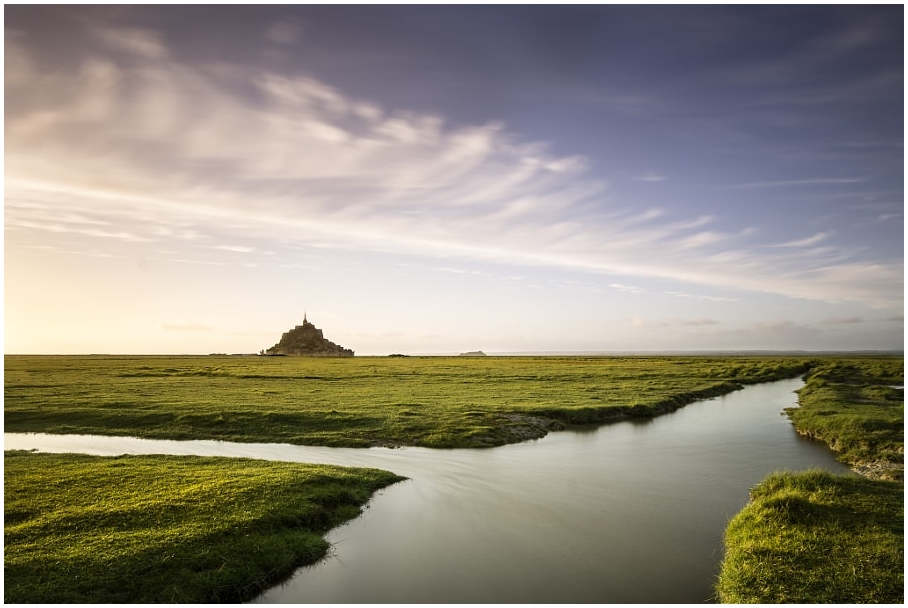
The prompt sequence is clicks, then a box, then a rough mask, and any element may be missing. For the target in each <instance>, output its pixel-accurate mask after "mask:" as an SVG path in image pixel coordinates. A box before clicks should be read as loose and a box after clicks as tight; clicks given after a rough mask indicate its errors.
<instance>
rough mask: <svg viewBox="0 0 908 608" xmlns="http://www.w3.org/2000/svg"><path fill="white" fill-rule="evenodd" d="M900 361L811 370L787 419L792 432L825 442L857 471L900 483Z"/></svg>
mask: <svg viewBox="0 0 908 608" xmlns="http://www.w3.org/2000/svg"><path fill="white" fill-rule="evenodd" d="M904 381H905V380H904V360H903V359H901V358H897V359H896V358H890V359H840V360H835V361H826V362H824V363H822V364H820V365H818V366H816V367H815V368H814V369H812V370H811V372H810V374H809V375H808V376H807V383H806V384H805V385H804V387H803V388H802V389H801V390H800V391H799V399H798V402H799V407H797V408H790V409H789V410H787V411H788V415H789V416H790V417H791V420H792V422H793V423H794V425H795V428H797V430H798V432H800V433H802V434H804V435H807V436H809V437H813V438H815V439H818V440H820V441H824V442H826V443H827V444H829V446H830V447H832V448H833V449H834V450H836V451H837V452H839V453H840V455H841V456H840V459H841V460H842V461H843V462H845V463H847V464H849V465H851V466H854V467H856V468H858V470H861V471H862V472H867V473H869V474H871V475H872V476H875V477H880V478H884V479H887V478H888V479H900V478H901V477H902V474H903V471H904V427H905V415H904V414H905V399H904V390H901V389H897V388H893V387H892V386H893V385H899V386H901V385H903V383H904Z"/></svg>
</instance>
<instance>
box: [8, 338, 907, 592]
mask: <svg viewBox="0 0 908 608" xmlns="http://www.w3.org/2000/svg"><path fill="white" fill-rule="evenodd" d="M805 374H807V384H806V385H805V387H804V388H803V389H802V390H801V392H800V407H799V408H796V409H793V410H791V411H790V412H789V415H790V416H791V417H792V420H793V423H794V424H795V426H796V428H797V430H798V431H799V432H801V433H803V434H805V435H809V436H811V437H814V438H817V439H821V440H823V441H826V442H827V443H829V444H830V445H831V446H832V447H834V448H835V449H837V450H839V452H840V454H841V458H842V459H843V460H844V461H845V462H848V463H850V464H853V465H855V466H865V467H867V468H868V470H873V471H875V472H876V473H877V476H878V477H881V478H889V479H899V480H900V479H901V470H902V464H901V463H902V457H901V455H902V441H903V431H902V428H903V411H904V404H903V398H902V396H901V391H899V390H898V389H894V388H891V385H901V384H902V383H903V381H904V380H903V360H902V359H901V358H899V357H836V356H829V357H780V356H779V357H773V356H766V357H693V356H691V357H589V358H582V357H565V358H555V357H550V358H547V357H540V358H533V357H520V358H516V357H515V358H504V357H502V358H496V357H488V358H455V357H447V358H444V357H438V358H415V357H413V358H411V357H393V358H379V357H363V358H353V359H320V358H316V359H308V358H290V357H275V358H272V357H104V356H94V357H88V356H86V357H55V356H46V357H42V356H7V357H5V386H4V397H5V403H4V412H5V431H6V432H46V433H86V434H102V435H120V436H126V435H129V436H138V437H147V438H169V439H220V440H230V441H246V442H252V441H254V442H287V443H295V444H310V445H329V446H351V447H365V446H371V445H420V446H426V447H446V448H450V447H484V446H492V445H500V444H504V443H511V442H515V441H521V440H524V439H527V438H533V437H539V436H542V435H543V434H545V433H546V432H548V431H551V430H554V429H557V428H562V427H563V426H565V425H580V424H590V423H598V422H604V421H610V420H619V419H622V418H626V417H631V416H635V417H636V416H643V417H646V416H655V415H658V414H660V413H663V412H668V411H672V410H674V409H677V408H678V407H682V406H683V405H685V404H687V403H690V402H692V401H694V400H697V399H702V398H706V397H710V396H715V395H720V394H724V393H727V392H729V391H732V390H736V389H737V388H740V387H741V386H743V385H744V384H748V383H756V382H765V381H771V380H776V379H781V378H791V377H797V376H801V375H805ZM4 460H5V463H6V467H5V474H4V481H5V488H4V490H5V505H4V514H5V522H4V532H5V564H4V565H5V600H6V601H7V602H11V603H19V602H51V603H65V602H115V601H124V602H127V601H128V602H135V601H138V602H187V603H188V602H213V601H221V602H223V601H237V600H240V599H244V598H249V597H253V596H254V595H255V594H256V593H257V592H258V591H260V590H261V589H263V588H265V587H267V586H268V585H270V584H272V583H274V582H275V581H277V580H280V579H281V578H282V577H284V576H286V575H287V574H289V573H290V572H292V570H293V568H294V567H295V566H296V565H299V564H302V563H309V562H311V561H314V560H316V559H318V558H319V557H320V556H321V555H323V554H324V551H325V550H326V544H325V542H324V540H323V539H322V536H321V535H322V534H323V533H324V532H325V531H326V530H328V529H330V528H331V527H333V526H336V525H338V524H339V523H341V522H342V521H344V520H346V519H349V518H350V517H355V516H356V514H357V513H358V512H359V511H358V509H359V507H360V505H362V504H363V503H364V502H365V501H366V500H368V498H369V496H370V495H371V493H372V492H374V491H375V490H377V489H378V488H380V487H383V486H385V485H387V484H390V483H393V482H394V481H395V480H397V479H399V477H396V476H395V475H393V474H391V473H383V472H378V471H365V472H363V471H359V470H354V471H350V470H345V469H337V468H333V467H307V466H305V465H289V464H279V463H266V462H262V461H242V460H230V459H203V458H186V457H179V458H177V457H165V456H155V457H121V458H101V457H92V456H78V455H45V454H29V453H22V452H15V453H9V452H8V453H6V455H5V459H4ZM881 463H882V464H881ZM902 492H903V485H902V484H901V482H900V481H874V480H869V479H865V478H860V477H854V478H851V477H848V478H839V477H832V476H828V475H825V474H818V473H815V472H809V473H784V474H780V475H777V476H774V477H770V478H769V479H767V480H764V482H763V483H762V484H760V486H758V487H757V488H755V489H754V491H753V499H754V500H753V503H752V504H751V505H749V506H748V507H746V508H745V509H744V510H743V511H742V512H741V514H740V515H739V516H737V517H736V518H735V519H734V520H733V521H732V522H731V525H730V526H729V529H728V533H727V537H726V546H727V552H726V559H725V562H724V564H723V570H722V575H721V578H720V581H719V585H718V587H717V592H718V596H719V598H720V599H722V600H724V601H732V602H738V601H740V602H745V601H747V602H750V601H761V602H785V601H791V602H797V601H800V602H814V601H849V602H877V601H890V602H896V601H899V602H900V601H901V599H900V598H901V594H900V593H901V588H902V587H901V582H900V581H902V572H903V569H902V566H901V564H902V563H903V553H902V551H903V529H902V520H903V514H904V507H903V505H904V501H903V498H902ZM836 572H839V576H838V578H839V579H841V580H839V581H838V582H837V583H836V584H835V585H832V584H831V583H830V581H831V580H832V579H831V577H835V576H836V574H835V573H836ZM893 573H896V574H893ZM145 581H148V582H147V583H146V582H145ZM839 583H840V584H839ZM824 585H825V586H827V587H828V588H829V589H830V591H829V593H831V595H828V596H823V595H813V596H811V597H808V596H806V595H803V593H807V592H808V591H809V593H814V590H815V589H818V588H820V587H822V586H824ZM798 589H801V590H802V592H803V593H802V595H801V596H798V595H797V590H798ZM896 589H897V590H898V593H897V592H896ZM804 590H808V591H804ZM824 597H828V598H831V599H822V598H824Z"/></svg>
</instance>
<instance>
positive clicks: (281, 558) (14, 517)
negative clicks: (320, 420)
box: [4, 451, 403, 604]
mask: <svg viewBox="0 0 908 608" xmlns="http://www.w3.org/2000/svg"><path fill="white" fill-rule="evenodd" d="M401 479H403V478H401V477H398V476H396V475H394V474H392V473H387V472H384V471H378V470H374V469H349V468H341V467H332V466H321V465H304V464H293V463H277V462H267V461H260V460H246V459H234V458H200V457H183V456H181V457H173V456H121V457H99V456H86V455H74V454H36V453H31V452H21V451H13V452H5V453H4V601H5V602H6V603H54V604H56V603H127V602H128V603H133V602H139V603H163V602H167V603H210V602H218V603H225V602H238V601H243V600H249V599H251V598H253V597H255V596H256V595H257V594H258V593H260V592H261V591H263V590H265V589H267V588H268V587H270V586H272V585H274V584H275V583H277V582H279V581H280V580H282V579H283V578H285V577H287V576H289V575H290V574H292V573H293V571H294V570H295V569H296V568H297V567H299V566H301V565H303V564H307V563H312V562H314V561H316V560H318V559H319V558H321V557H322V556H324V555H325V553H326V551H327V549H328V543H327V541H325V540H324V538H323V537H322V535H323V534H324V533H325V532H327V531H328V530H329V529H330V528H333V527H335V526H337V525H339V524H341V523H343V522H344V521H346V520H348V519H351V518H353V517H356V516H357V515H358V514H359V513H360V508H361V507H362V505H363V504H364V503H366V501H368V500H369V498H370V496H371V495H372V494H373V492H375V491H376V490H378V489H380V488H383V487H385V486H387V485H389V484H392V483H394V482H396V481H399V480H401Z"/></svg>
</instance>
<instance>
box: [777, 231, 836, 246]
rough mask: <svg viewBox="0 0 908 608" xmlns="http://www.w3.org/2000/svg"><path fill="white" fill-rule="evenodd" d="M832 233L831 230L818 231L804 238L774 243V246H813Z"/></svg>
mask: <svg viewBox="0 0 908 608" xmlns="http://www.w3.org/2000/svg"><path fill="white" fill-rule="evenodd" d="M831 235H832V233H831V232H818V233H817V234H815V235H813V236H809V237H806V238H803V239H797V240H794V241H787V242H785V243H778V244H776V245H773V247H812V246H813V245H816V244H817V243H819V242H821V241H825V240H826V239H827V238H829V237H830V236H831Z"/></svg>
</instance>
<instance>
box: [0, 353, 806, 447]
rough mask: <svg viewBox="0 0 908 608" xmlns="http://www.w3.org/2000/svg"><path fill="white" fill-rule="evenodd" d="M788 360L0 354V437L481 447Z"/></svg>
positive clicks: (786, 367)
mask: <svg viewBox="0 0 908 608" xmlns="http://www.w3.org/2000/svg"><path fill="white" fill-rule="evenodd" d="M808 363H809V359H807V358H797V357H694V356H691V357H589V358H582V357H565V358H555V357H482V358H472V357H469V358H467V357H356V358H351V359H346V358H345V359H327V358H297V357H100V356H98V357H87V356H86V357H73V356H70V357H63V356H59V357H57V356H44V357H41V356H9V355H8V356H6V357H5V360H4V367H5V386H4V397H5V400H4V415H5V417H4V429H5V431H6V432H46V433H68V434H75V433H79V434H102V435H132V436H139V437H148V438H162V439H163V438H167V439H219V440H225V441H244V442H284V443H294V444H306V445H327V446H350V447H364V446H373V445H418V446H426V447H444V448H450V447H479V446H492V445H501V444H504V443H512V442H515V441H521V440H524V439H527V438H532V437H539V436H542V435H544V434H545V433H546V432H547V431H548V430H551V429H553V428H558V427H559V426H560V425H570V424H585V423H596V422H602V421H606V420H612V419H618V418H621V417H626V416H654V415H657V414H660V413H663V412H666V411H671V410H673V409H677V408H678V407H681V406H683V405H685V404H687V403H690V402H692V401H695V400H697V399H702V398H706V397H712V396H717V395H720V394H724V393H727V392H730V391H732V390H735V389H737V388H740V387H741V386H742V385H743V384H747V383H754V382H763V381H767V380H777V379H782V378H792V377H796V376H798V375H801V374H803V373H805V372H806V371H807V369H808Z"/></svg>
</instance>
